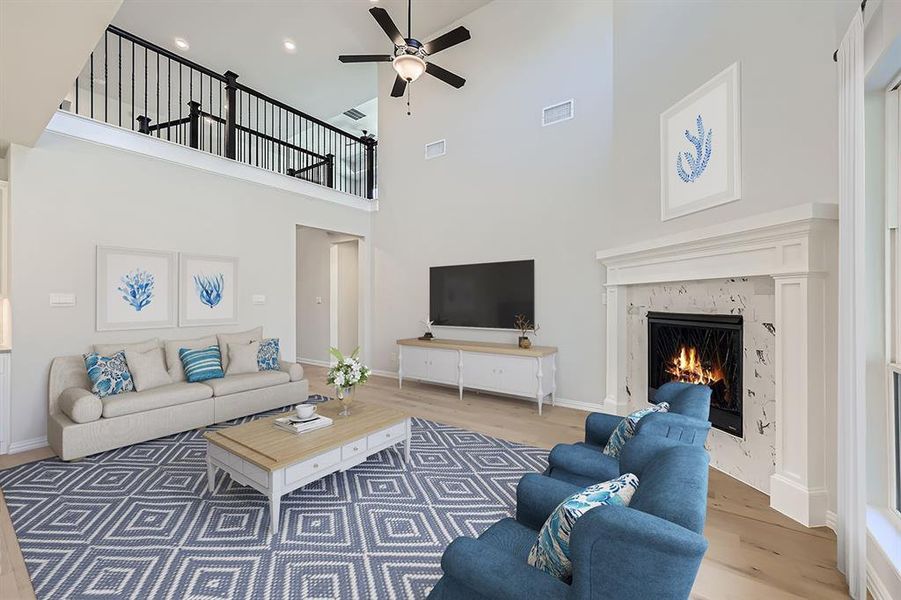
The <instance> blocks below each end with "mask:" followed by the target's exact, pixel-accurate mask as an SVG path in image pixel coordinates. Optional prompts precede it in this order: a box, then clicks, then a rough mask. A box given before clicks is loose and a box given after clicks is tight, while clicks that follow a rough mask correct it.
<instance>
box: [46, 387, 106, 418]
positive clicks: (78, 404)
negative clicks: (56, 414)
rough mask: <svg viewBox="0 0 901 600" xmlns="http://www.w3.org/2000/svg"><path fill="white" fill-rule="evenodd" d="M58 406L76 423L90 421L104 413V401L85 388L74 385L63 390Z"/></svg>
mask: <svg viewBox="0 0 901 600" xmlns="http://www.w3.org/2000/svg"><path fill="white" fill-rule="evenodd" d="M57 406H58V407H59V409H60V410H61V411H62V413H63V414H64V415H66V416H67V417H69V418H70V419H72V420H73V421H74V422H76V423H90V422H91V421H96V420H97V419H99V418H100V415H102V414H103V401H102V400H100V398H99V397H98V396H96V395H95V394H92V393H91V392H89V391H88V390H86V389H84V388H77V387H73V388H68V389H65V390H63V393H62V394H60V395H59V399H58V400H57Z"/></svg>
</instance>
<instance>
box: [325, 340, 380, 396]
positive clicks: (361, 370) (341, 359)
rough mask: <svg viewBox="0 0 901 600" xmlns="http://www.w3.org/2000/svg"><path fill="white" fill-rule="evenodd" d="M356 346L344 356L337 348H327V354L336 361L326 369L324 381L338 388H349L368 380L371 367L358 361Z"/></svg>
mask: <svg viewBox="0 0 901 600" xmlns="http://www.w3.org/2000/svg"><path fill="white" fill-rule="evenodd" d="M359 353H360V349H359V348H357V349H356V350H354V351H353V354H351V355H350V356H344V355H343V354H341V351H340V350H338V349H337V348H329V354H331V355H332V356H334V357H335V360H337V361H338V362H337V363H336V364H335V365H333V366H332V367H331V368H330V369H329V370H328V379H326V381H327V382H328V383H329V384H332V385H334V386H336V387H339V388H349V387H354V386H355V385H363V384H364V383H366V381H367V380H369V376H370V375H371V374H372V369H370V368H369V367H367V366H366V365H364V364H363V363H361V362H360V359H359V358H358V354H359Z"/></svg>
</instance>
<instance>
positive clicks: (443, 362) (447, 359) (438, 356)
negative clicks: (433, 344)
mask: <svg viewBox="0 0 901 600" xmlns="http://www.w3.org/2000/svg"><path fill="white" fill-rule="evenodd" d="M459 357H460V353H459V352H458V351H456V350H436V349H430V350H429V381H435V382H438V383H448V384H451V385H457V383H458V381H459V375H458V374H459V369H458V368H457V364H458V363H459V362H460V358H459Z"/></svg>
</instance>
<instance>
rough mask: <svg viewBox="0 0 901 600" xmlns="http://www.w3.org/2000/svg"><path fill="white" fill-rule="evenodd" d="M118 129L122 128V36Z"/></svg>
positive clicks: (120, 42)
mask: <svg viewBox="0 0 901 600" xmlns="http://www.w3.org/2000/svg"><path fill="white" fill-rule="evenodd" d="M118 83H119V127H122V36H121V35H120V36H119V82H118Z"/></svg>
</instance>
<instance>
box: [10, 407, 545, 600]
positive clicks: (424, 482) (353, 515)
mask: <svg viewBox="0 0 901 600" xmlns="http://www.w3.org/2000/svg"><path fill="white" fill-rule="evenodd" d="M273 412H278V411H273ZM267 414H271V413H267ZM258 416H259V415H258ZM251 418H257V417H248V418H245V419H238V420H236V421H232V422H230V423H227V424H224V425H221V426H219V427H223V426H226V425H233V424H235V423H238V422H242V421H246V420H249V419H251ZM214 428H216V427H214ZM205 453H206V446H205V442H204V440H203V438H202V434H201V433H200V432H197V431H189V432H185V433H182V434H178V435H173V436H170V437H166V438H162V439H158V440H153V441H150V442H146V443H143V444H137V445H134V446H128V447H125V448H121V449H118V450H113V451H110V452H106V453H103V454H99V455H96V456H93V457H90V458H87V459H85V460H82V461H79V462H74V463H66V462H62V461H59V460H56V459H53V460H44V461H40V462H37V463H31V464H27V465H22V466H20V467H16V468H13V469H8V470H6V471H0V490H2V491H3V494H4V496H5V498H6V504H7V506H8V507H9V511H10V515H11V517H12V521H13V526H14V528H15V530H16V535H17V537H18V539H19V545H20V547H21V549H22V554H23V556H24V558H25V563H26V565H27V567H28V571H29V574H30V576H31V580H32V583H33V585H34V588H35V592H36V595H37V597H38V598H66V599H76V598H92V599H95V600H96V599H101V600H102V599H116V600H120V599H125V598H134V599H144V598H173V599H179V600H181V599H186V600H187V599H197V600H200V599H203V600H213V599H220V598H222V599H224V598H235V599H238V598H240V599H244V598H252V599H280V598H303V599H314V598H328V599H333V598H423V597H425V596H426V595H427V594H428V591H429V590H430V589H431V587H432V586H433V585H434V584H435V582H436V581H437V580H438V578H439V577H440V576H441V566H440V561H441V553H442V552H443V551H444V548H445V547H446V546H447V545H448V544H449V543H450V542H451V540H453V539H454V538H456V537H458V536H461V535H470V536H474V535H478V534H479V533H481V532H482V531H483V530H484V529H485V528H487V527H488V526H489V525H490V524H491V523H493V522H495V521H497V520H498V519H500V518H502V517H506V516H510V515H512V514H513V512H514V509H515V504H516V501H515V498H516V484H517V482H518V481H519V479H520V477H521V476H522V475H523V474H524V473H529V472H540V471H542V470H544V468H545V466H546V457H547V451H545V450H541V449H537V448H531V447H528V446H523V445H520V444H514V443H512V442H507V441H504V440H500V439H496V438H493V437H490V436H486V435H482V434H479V433H474V432H472V431H466V430H463V429H459V428H456V427H450V426H446V425H441V424H438V423H433V422H431V421H426V420H423V419H414V421H413V441H412V459H411V463H410V464H409V465H405V464H404V462H403V459H402V457H401V454H400V447H397V448H396V449H389V450H385V451H383V452H381V453H379V454H377V455H375V456H373V457H371V458H370V459H369V460H368V461H367V462H365V463H363V464H361V465H359V466H357V467H355V468H353V469H351V470H349V471H346V472H344V473H336V474H334V475H331V476H329V477H326V478H325V479H322V480H320V481H318V482H315V483H312V484H310V485H308V486H307V487H305V488H302V489H300V490H297V491H295V492H292V493H291V494H289V495H287V496H284V497H283V498H282V504H281V530H280V532H279V533H278V534H277V535H276V536H275V537H272V538H270V537H269V535H268V523H269V508H268V503H267V501H266V499H265V497H263V496H262V495H261V494H260V493H258V492H257V491H255V490H253V489H252V488H248V487H244V486H242V485H240V484H237V483H235V482H234V481H232V480H231V479H230V478H229V477H228V476H227V475H225V474H223V473H222V472H221V471H219V472H217V473H218V475H217V485H216V490H215V492H214V493H212V494H211V493H209V492H208V491H207V487H206V485H207V481H206V463H205V456H206V454H205Z"/></svg>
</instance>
